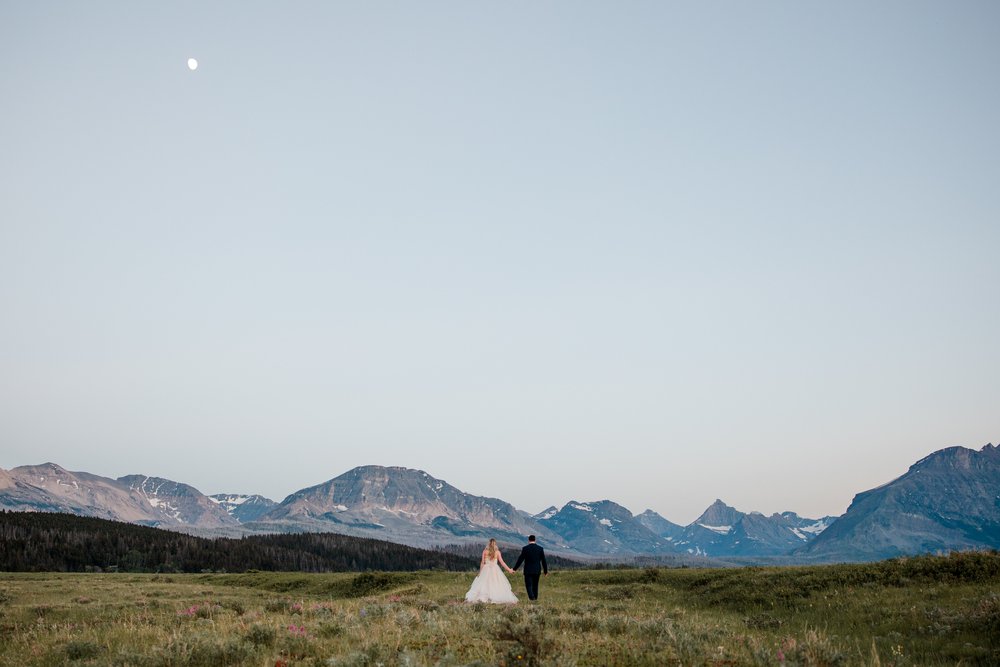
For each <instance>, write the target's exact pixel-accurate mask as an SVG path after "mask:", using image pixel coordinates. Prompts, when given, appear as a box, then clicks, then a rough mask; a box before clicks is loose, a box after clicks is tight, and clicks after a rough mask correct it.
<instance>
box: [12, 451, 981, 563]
mask: <svg viewBox="0 0 1000 667" xmlns="http://www.w3.org/2000/svg"><path fill="white" fill-rule="evenodd" d="M0 508H3V509H11V510H21V511H24V510H30V511H44V512H68V513H72V514H78V515H82V516H95V517H100V518H107V519H117V520H120V521H127V522H131V523H137V524H143V525H147V526H156V527H160V528H168V529H174V530H183V531H186V532H194V533H198V534H202V535H239V534H254V533H300V532H333V533H342V534H348V535H357V536H362V537H375V538H378V539H383V540H389V541H393V542H399V543H404V544H411V545H415V546H436V545H446V544H455V543H467V542H474V543H480V542H482V541H484V540H486V539H488V538H489V537H496V538H497V539H498V540H500V541H501V542H510V543H520V542H521V541H522V540H523V539H524V536H525V535H527V534H529V533H534V534H536V535H538V538H539V541H541V542H542V543H543V544H544V545H545V546H546V548H547V549H549V550H551V551H553V552H554V553H562V554H565V555H569V556H577V557H599V558H611V559H628V558H635V557H644V558H659V559H663V560H667V561H669V560H671V559H674V560H675V561H676V559H685V558H687V559H691V558H711V559H717V560H722V561H729V562H765V561H777V562H832V561H857V560H875V559H879V558H885V557H891V556H898V555H905V554H917V553H927V552H937V551H948V550H953V549H967V548H997V547H1000V450H998V448H997V447H994V446H993V445H986V446H985V447H983V448H982V449H981V450H979V451H975V450H971V449H966V448H964V447H950V448H947V449H943V450H940V451H937V452H935V453H933V454H931V455H930V456H928V457H926V458H924V459H922V460H921V461H918V462H917V463H915V464H914V465H913V466H912V467H911V468H910V470H909V471H908V472H907V473H906V474H904V475H903V476H901V477H900V478H898V479H896V480H893V481H891V482H889V483H887V484H885V485H884V486H881V487H879V488H877V489H872V490H870V491H866V492H863V493H859V494H858V495H857V496H856V497H855V498H854V502H853V503H852V504H851V506H850V508H849V509H848V511H847V512H846V513H845V514H844V515H843V516H841V517H820V518H816V519H812V518H803V517H799V516H798V515H797V514H795V513H794V512H783V513H780V514H772V515H770V516H765V515H763V514H760V513H758V512H750V513H745V512H741V511H739V510H737V509H735V508H733V507H730V506H728V505H726V504H725V503H724V502H723V501H722V500H717V501H716V502H714V503H713V504H712V505H711V506H710V507H708V508H707V509H706V510H705V512H704V513H703V514H702V515H701V516H700V517H699V518H698V519H696V520H695V521H694V522H692V523H691V524H690V525H688V526H680V525H678V524H675V523H672V522H670V521H669V520H667V519H665V518H664V517H662V516H660V515H659V514H657V513H656V512H653V511H652V510H646V511H645V512H642V513H641V514H639V515H633V514H632V512H631V511H630V510H628V509H626V508H625V507H622V506H621V505H618V504H617V503H614V502H612V501H611V500H606V499H605V500H596V501H587V502H580V501H575V500H574V501H571V502H569V503H566V504H565V505H563V506H562V507H561V508H557V507H554V506H553V507H551V508H549V509H548V510H546V511H544V512H541V513H539V514H537V515H529V514H527V513H525V512H522V511H520V510H518V509H516V508H515V507H514V506H513V505H511V504H510V503H508V502H506V501H503V500H500V499H497V498H487V497H482V496H475V495H471V494H467V493H464V492H462V491H460V490H459V489H457V488H456V487H454V486H452V485H451V484H449V483H447V482H445V481H443V480H439V479H436V478H434V477H432V476H431V475H429V474H427V473H426V472H423V471H420V470H412V469H408V468H399V467H382V466H361V467H358V468H354V469H352V470H349V471H347V472H345V473H343V474H342V475H339V476H337V477H335V478H333V479H331V480H329V481H327V482H324V483H323V484H319V485H316V486H312V487H309V488H305V489H302V490H300V491H297V492H295V493H292V494H291V495H289V496H288V497H287V498H285V499H284V500H283V501H281V502H280V503H275V502H274V501H272V500H269V499H267V498H264V497H262V496H259V495H238V494H217V495H214V496H211V497H209V496H205V495H203V494H201V493H200V492H199V491H198V490H197V489H194V488H193V487H191V486H189V485H186V484H182V483H179V482H174V481H171V480H166V479H162V478H158V477H147V476H144V475H128V476H125V477H120V478H118V479H110V478H106V477H101V476H98V475H94V474H91V473H86V472H70V471H67V470H65V469H63V468H61V467H60V466H58V465H56V464H53V463H47V464H44V465H37V466H22V467H19V468H14V469H12V470H9V471H5V470H2V469H0Z"/></svg>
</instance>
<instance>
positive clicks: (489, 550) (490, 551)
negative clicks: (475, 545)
mask: <svg viewBox="0 0 1000 667" xmlns="http://www.w3.org/2000/svg"><path fill="white" fill-rule="evenodd" d="M497 551H498V549H497V540H496V538H495V537H491V538H490V543H489V544H487V545H486V557H487V558H489V559H490V560H493V559H495V558H496V557H497Z"/></svg>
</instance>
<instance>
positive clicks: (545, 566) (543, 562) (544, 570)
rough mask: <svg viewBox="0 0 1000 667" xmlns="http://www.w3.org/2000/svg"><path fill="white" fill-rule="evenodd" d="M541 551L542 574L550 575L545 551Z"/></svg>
mask: <svg viewBox="0 0 1000 667" xmlns="http://www.w3.org/2000/svg"><path fill="white" fill-rule="evenodd" d="M539 551H541V556H542V572H544V573H545V574H548V573H549V564H548V563H546V562H545V549H539Z"/></svg>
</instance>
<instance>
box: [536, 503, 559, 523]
mask: <svg viewBox="0 0 1000 667" xmlns="http://www.w3.org/2000/svg"><path fill="white" fill-rule="evenodd" d="M558 512H559V508H558V507H556V506H555V505H551V506H549V507H546V508H545V509H543V510H542V511H541V512H539V513H538V514H533V515H532V518H533V519H536V520H538V521H544V520H546V519H551V518H552V517H554V516H555V515H556V514H557V513H558Z"/></svg>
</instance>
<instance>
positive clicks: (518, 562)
mask: <svg viewBox="0 0 1000 667" xmlns="http://www.w3.org/2000/svg"><path fill="white" fill-rule="evenodd" d="M523 562H524V549H521V555H520V556H518V557H517V562H516V563H514V567H512V568H510V569H512V570H516V569H517V568H519V567H521V563H523Z"/></svg>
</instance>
